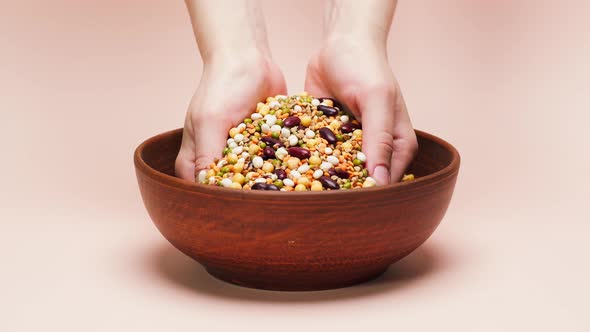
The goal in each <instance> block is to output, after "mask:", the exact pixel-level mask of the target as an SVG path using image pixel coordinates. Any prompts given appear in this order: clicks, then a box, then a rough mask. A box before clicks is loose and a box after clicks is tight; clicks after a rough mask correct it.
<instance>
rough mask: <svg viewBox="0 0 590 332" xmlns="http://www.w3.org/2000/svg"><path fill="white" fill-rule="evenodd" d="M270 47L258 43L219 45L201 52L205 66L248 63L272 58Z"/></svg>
mask: <svg viewBox="0 0 590 332" xmlns="http://www.w3.org/2000/svg"><path fill="white" fill-rule="evenodd" d="M270 58H271V57H270V52H269V51H268V48H265V47H262V46H260V45H256V44H250V45H236V44H234V45H218V46H217V47H212V48H210V49H207V50H205V51H203V52H202V53H201V59H202V60H203V65H204V66H210V65H214V64H217V63H220V64H224V63H230V64H231V63H234V64H239V63H242V64H247V63H252V62H258V61H260V60H262V59H270Z"/></svg>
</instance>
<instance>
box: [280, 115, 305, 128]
mask: <svg viewBox="0 0 590 332" xmlns="http://www.w3.org/2000/svg"><path fill="white" fill-rule="evenodd" d="M300 123H301V119H299V117H298V116H294V115H293V116H290V117H288V118H286V119H285V120H284V121H283V126H285V127H288V128H291V127H295V126H298V125H299V124H300Z"/></svg>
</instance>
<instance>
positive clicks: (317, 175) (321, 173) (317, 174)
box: [313, 169, 324, 179]
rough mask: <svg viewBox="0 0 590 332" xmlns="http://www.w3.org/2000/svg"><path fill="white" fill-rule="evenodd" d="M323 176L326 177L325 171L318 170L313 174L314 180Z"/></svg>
mask: <svg viewBox="0 0 590 332" xmlns="http://www.w3.org/2000/svg"><path fill="white" fill-rule="evenodd" d="M322 176H324V171H322V170H321V169H317V170H315V172H313V178H314V179H319V178H321V177H322Z"/></svg>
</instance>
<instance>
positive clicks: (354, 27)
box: [324, 0, 397, 48]
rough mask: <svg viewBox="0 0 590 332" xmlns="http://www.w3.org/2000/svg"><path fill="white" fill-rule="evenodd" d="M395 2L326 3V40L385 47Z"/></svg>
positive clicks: (350, 0)
mask: <svg viewBox="0 0 590 332" xmlns="http://www.w3.org/2000/svg"><path fill="white" fill-rule="evenodd" d="M396 3H397V1H395V0H388V1H383V0H364V1H357V0H329V1H327V2H326V11H325V17H324V34H325V40H326V41H337V42H348V41H355V42H356V43H359V44H363V45H366V46H370V47H382V48H385V46H386V44H387V38H388V35H389V28H390V26H391V22H392V19H393V13H394V11H395V6H396Z"/></svg>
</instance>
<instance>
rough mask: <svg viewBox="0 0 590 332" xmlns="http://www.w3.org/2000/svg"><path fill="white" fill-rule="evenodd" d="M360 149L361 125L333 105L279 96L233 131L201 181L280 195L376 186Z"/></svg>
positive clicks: (304, 97)
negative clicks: (219, 156) (218, 157)
mask: <svg viewBox="0 0 590 332" xmlns="http://www.w3.org/2000/svg"><path fill="white" fill-rule="evenodd" d="M361 146H362V128H361V124H360V123H359V122H358V121H357V120H356V119H355V118H354V117H353V116H352V115H348V114H344V113H343V112H342V111H341V110H340V109H339V107H338V106H337V105H335V102H334V100H332V99H329V98H321V99H317V98H313V97H312V96H309V95H308V94H307V93H305V92H303V93H300V94H296V95H293V96H283V95H278V96H276V97H269V98H267V99H266V103H258V105H257V107H256V111H255V112H254V113H253V114H252V115H251V116H250V117H248V118H246V119H244V121H243V122H242V123H240V124H239V125H238V126H236V127H233V128H231V129H230V130H229V138H228V140H227V145H226V147H225V149H224V150H223V157H222V158H221V159H219V160H216V161H215V163H212V164H211V165H210V166H209V169H207V170H201V171H200V172H199V173H198V174H197V181H198V182H199V183H203V184H210V185H219V186H223V187H229V188H236V189H252V190H277V191H279V190H280V191H310V190H311V191H322V190H338V189H356V188H367V187H374V186H375V185H376V181H375V180H374V179H373V178H372V177H370V176H369V175H368V171H367V169H366V168H365V162H366V159H367V158H366V156H365V154H364V153H363V152H362V151H361ZM411 179H413V175H405V176H404V179H403V180H404V181H405V180H411Z"/></svg>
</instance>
